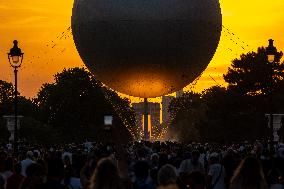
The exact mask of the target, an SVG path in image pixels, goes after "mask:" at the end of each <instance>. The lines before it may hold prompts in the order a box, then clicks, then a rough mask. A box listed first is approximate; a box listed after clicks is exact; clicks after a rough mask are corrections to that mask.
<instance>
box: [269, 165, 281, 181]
mask: <svg viewBox="0 0 284 189" xmlns="http://www.w3.org/2000/svg"><path fill="white" fill-rule="evenodd" d="M281 179H282V175H281V172H280V171H279V170H278V169H275V168H274V169H271V170H270V171H269V172H268V175H267V180H268V183H269V184H277V183H279V182H281Z"/></svg>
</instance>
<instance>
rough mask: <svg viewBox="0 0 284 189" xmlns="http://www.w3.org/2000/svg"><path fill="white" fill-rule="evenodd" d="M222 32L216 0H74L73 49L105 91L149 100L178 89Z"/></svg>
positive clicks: (200, 66) (203, 63) (192, 76)
mask: <svg viewBox="0 0 284 189" xmlns="http://www.w3.org/2000/svg"><path fill="white" fill-rule="evenodd" d="M221 30H222V15H221V9H220V4H219V0H75V2H74V7H73V15H72V31H73V36H74V42H75V44H76V47H77V50H78V52H79V54H80V56H81V58H82V60H83V61H84V63H85V64H86V66H87V67H88V69H89V70H90V71H91V72H92V73H93V74H95V76H96V77H97V78H98V79H99V80H100V81H101V82H103V83H104V84H106V85H108V86H109V87H110V88H112V89H114V90H116V91H118V92H121V93H124V94H128V95H131V96H136V97H142V98H150V97H157V96H162V95H165V94H169V93H172V92H175V91H178V90H180V89H182V88H183V87H185V86H186V85H188V84H189V83H191V82H192V81H193V80H194V79H195V78H196V77H197V76H199V75H200V74H201V73H202V72H203V71H204V70H205V68H206V67H207V65H208V64H209V62H210V60H211V59H212V57H213V55H214V53H215V51H216V48H217V46H218V43H219V40H220V35H221Z"/></svg>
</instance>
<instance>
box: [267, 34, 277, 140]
mask: <svg viewBox="0 0 284 189" xmlns="http://www.w3.org/2000/svg"><path fill="white" fill-rule="evenodd" d="M268 41H269V45H268V47H266V56H267V61H268V63H270V64H271V65H270V68H271V69H270V89H269V103H270V105H269V109H270V122H269V123H270V137H271V142H273V141H274V135H273V104H272V103H273V101H272V92H273V73H274V70H273V63H274V61H275V56H276V54H277V49H276V47H274V45H273V41H274V40H273V39H269V40H268Z"/></svg>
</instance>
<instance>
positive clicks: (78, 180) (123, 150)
mask: <svg viewBox="0 0 284 189" xmlns="http://www.w3.org/2000/svg"><path fill="white" fill-rule="evenodd" d="M283 174H284V145H283V144H281V143H278V144H276V143H275V144H269V143H265V142H260V141H256V142H254V143H247V142H245V143H241V144H230V145H220V144H199V143H190V144H184V143H178V142H147V141H142V142H132V143H129V144H127V145H123V144H102V143H92V142H85V143H83V144H68V145H67V144H66V145H35V144H33V145H31V144H21V145H20V146H19V152H18V153H17V154H15V153H13V151H12V148H11V145H6V144H3V145H2V146H1V149H0V189H64V188H65V189H68V188H69V189H156V188H159V189H163V188H169V189H205V188H206V189H283V181H284V180H283V177H282V175H283Z"/></svg>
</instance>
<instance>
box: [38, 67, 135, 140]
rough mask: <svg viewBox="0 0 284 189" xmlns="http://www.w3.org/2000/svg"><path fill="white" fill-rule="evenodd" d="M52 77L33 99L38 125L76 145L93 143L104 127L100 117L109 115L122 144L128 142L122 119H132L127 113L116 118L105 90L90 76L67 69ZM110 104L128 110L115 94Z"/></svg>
mask: <svg viewBox="0 0 284 189" xmlns="http://www.w3.org/2000/svg"><path fill="white" fill-rule="evenodd" d="M54 77H55V79H54V80H55V82H54V83H48V84H44V85H43V86H42V88H41V90H40V91H39V93H38V95H37V98H36V99H35V102H36V103H37V105H38V107H39V109H40V120H41V121H42V122H45V123H47V124H49V125H51V126H53V127H54V129H57V131H58V132H59V133H60V135H61V136H62V138H65V139H66V140H70V141H80V140H82V139H84V138H93V139H95V138H96V136H97V135H98V133H99V132H100V130H101V129H102V127H103V126H104V120H103V118H104V115H106V114H112V115H114V119H115V120H116V124H115V127H117V128H119V129H118V130H119V132H121V135H122V136H124V139H125V140H127V139H129V138H130V135H129V133H128V131H127V129H126V128H125V125H124V124H123V121H122V119H124V118H125V117H131V116H134V115H131V113H132V112H131V111H128V112H126V113H125V114H123V116H118V115H117V114H116V112H115V111H114V109H113V106H112V104H110V103H109V102H108V101H107V100H106V98H105V94H104V90H106V89H103V88H102V84H101V83H100V82H99V81H97V80H96V79H95V78H94V76H93V75H91V73H90V72H87V71H86V70H85V69H83V68H71V69H67V70H66V69H64V70H63V71H62V72H61V73H57V74H56V75H55V76H54ZM111 101H113V102H114V103H115V104H119V106H121V107H126V108H128V106H129V104H128V103H127V102H125V100H123V99H121V98H120V97H118V95H117V94H116V93H115V94H113V95H112V98H111ZM122 139H123V137H122Z"/></svg>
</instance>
